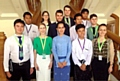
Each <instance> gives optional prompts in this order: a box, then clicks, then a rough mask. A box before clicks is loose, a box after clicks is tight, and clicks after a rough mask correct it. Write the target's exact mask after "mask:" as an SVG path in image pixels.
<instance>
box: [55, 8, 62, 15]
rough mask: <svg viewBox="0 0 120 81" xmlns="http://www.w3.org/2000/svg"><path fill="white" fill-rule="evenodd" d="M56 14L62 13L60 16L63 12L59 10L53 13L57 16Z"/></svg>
mask: <svg viewBox="0 0 120 81" xmlns="http://www.w3.org/2000/svg"><path fill="white" fill-rule="evenodd" d="M57 13H62V14H63V11H62V10H61V9H60V10H57V11H56V12H55V14H57Z"/></svg>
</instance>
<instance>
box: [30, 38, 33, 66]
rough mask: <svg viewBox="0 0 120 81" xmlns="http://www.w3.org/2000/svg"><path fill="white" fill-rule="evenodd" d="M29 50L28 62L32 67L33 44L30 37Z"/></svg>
mask: <svg viewBox="0 0 120 81" xmlns="http://www.w3.org/2000/svg"><path fill="white" fill-rule="evenodd" d="M29 50H30V63H31V68H32V67H34V54H33V45H32V41H31V39H30V38H29Z"/></svg>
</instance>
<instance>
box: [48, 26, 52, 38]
mask: <svg viewBox="0 0 120 81" xmlns="http://www.w3.org/2000/svg"><path fill="white" fill-rule="evenodd" d="M48 36H50V37H52V25H50V26H49V28H48Z"/></svg>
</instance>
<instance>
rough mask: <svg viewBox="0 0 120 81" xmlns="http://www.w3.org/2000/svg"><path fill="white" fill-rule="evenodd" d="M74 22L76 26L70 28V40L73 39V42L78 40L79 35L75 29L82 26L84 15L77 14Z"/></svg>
mask: <svg viewBox="0 0 120 81" xmlns="http://www.w3.org/2000/svg"><path fill="white" fill-rule="evenodd" d="M74 22H75V25H74V26H72V27H71V28H70V38H71V41H73V40H75V39H76V38H78V34H77V33H76V30H75V27H76V25H78V24H82V15H81V14H80V13H77V14H75V16H74Z"/></svg>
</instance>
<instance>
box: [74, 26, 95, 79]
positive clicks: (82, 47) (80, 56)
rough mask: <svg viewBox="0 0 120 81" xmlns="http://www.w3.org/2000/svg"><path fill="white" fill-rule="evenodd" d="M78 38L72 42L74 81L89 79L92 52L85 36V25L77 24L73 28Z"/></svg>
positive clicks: (89, 42)
mask: <svg viewBox="0 0 120 81" xmlns="http://www.w3.org/2000/svg"><path fill="white" fill-rule="evenodd" d="M75 30H76V32H77V34H78V38H76V39H75V40H74V41H73V42H72V58H73V62H74V64H75V65H74V75H75V76H74V79H75V81H90V76H89V72H90V63H91V58H92V53H93V48H92V42H91V41H90V40H89V39H87V38H85V26H84V25H83V24H78V25H77V26H76V28H75Z"/></svg>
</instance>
